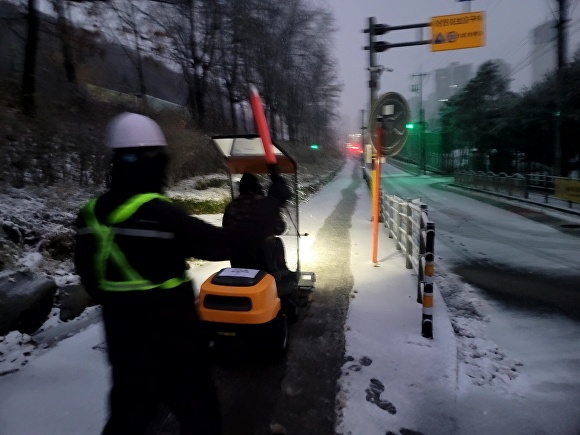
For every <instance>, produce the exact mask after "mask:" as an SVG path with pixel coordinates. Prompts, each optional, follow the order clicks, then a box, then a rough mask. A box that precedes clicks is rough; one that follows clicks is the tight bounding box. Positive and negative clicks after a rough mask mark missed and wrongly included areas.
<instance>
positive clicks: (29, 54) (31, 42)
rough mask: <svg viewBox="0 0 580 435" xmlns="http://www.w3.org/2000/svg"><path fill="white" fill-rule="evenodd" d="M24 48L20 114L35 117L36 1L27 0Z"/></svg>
mask: <svg viewBox="0 0 580 435" xmlns="http://www.w3.org/2000/svg"><path fill="white" fill-rule="evenodd" d="M27 24H28V29H27V32H26V48H25V52H24V70H23V72H22V112H23V113H24V114H25V115H26V116H29V117H35V116H36V101H35V94H36V79H35V76H36V52H37V51H38V31H39V19H38V10H37V3H36V0H28V10H27Z"/></svg>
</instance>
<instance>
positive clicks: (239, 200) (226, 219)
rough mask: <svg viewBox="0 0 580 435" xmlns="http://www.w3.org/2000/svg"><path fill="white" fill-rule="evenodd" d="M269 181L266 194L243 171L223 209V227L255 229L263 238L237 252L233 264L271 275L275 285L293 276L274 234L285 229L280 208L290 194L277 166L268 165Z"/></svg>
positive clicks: (253, 178) (233, 257)
mask: <svg viewBox="0 0 580 435" xmlns="http://www.w3.org/2000/svg"><path fill="white" fill-rule="evenodd" d="M268 170H269V172H270V179H271V180H272V184H271V185H270V187H269V189H268V194H267V195H265V194H264V190H263V188H262V186H261V184H260V182H259V180H258V178H257V177H256V176H255V175H254V174H251V173H248V172H246V173H245V174H243V175H242V178H241V179H240V185H239V191H240V194H239V195H238V196H237V197H236V198H235V199H234V200H232V202H230V203H229V204H228V205H227V206H226V209H225V211H224V216H223V221H222V226H223V227H224V228H227V227H229V226H233V225H235V224H241V223H243V224H250V225H251V226H252V227H254V226H255V228H258V229H259V231H260V233H261V234H262V236H263V237H264V238H265V239H266V241H265V242H264V243H263V244H262V245H261V246H259V247H254V248H248V249H247V250H244V252H236V253H235V254H234V255H233V256H232V258H231V260H230V264H231V265H232V267H240V268H246V269H259V270H264V271H266V272H268V273H270V274H272V275H273V276H274V278H276V281H277V283H278V284H280V283H281V282H282V280H284V281H285V280H287V279H289V278H290V279H292V280H295V279H296V273H295V272H291V271H290V270H289V269H288V267H287V266H286V259H285V255H284V246H283V244H282V241H281V240H280V239H279V238H278V237H276V236H277V235H280V234H282V233H283V232H284V231H285V230H286V223H285V222H284V219H283V218H282V215H281V209H282V207H284V206H285V204H286V202H287V201H288V199H289V198H290V196H291V195H292V193H291V192H290V189H289V188H288V186H287V185H286V182H285V181H284V178H282V176H281V175H280V172H279V169H278V166H277V165H275V164H274V165H268Z"/></svg>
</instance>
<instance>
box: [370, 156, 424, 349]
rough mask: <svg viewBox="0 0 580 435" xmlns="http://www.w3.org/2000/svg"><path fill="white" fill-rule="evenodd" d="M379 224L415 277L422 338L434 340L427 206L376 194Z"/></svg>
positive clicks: (413, 200)
mask: <svg viewBox="0 0 580 435" xmlns="http://www.w3.org/2000/svg"><path fill="white" fill-rule="evenodd" d="M361 169H362V175H363V178H364V180H365V181H366V183H367V186H368V187H369V188H370V187H371V177H370V175H369V173H368V171H367V169H366V167H364V166H363V167H362V168H361ZM379 214H380V216H379V217H380V221H381V222H383V224H384V226H385V228H387V231H388V234H389V238H392V239H395V243H396V244H397V245H396V247H397V250H399V251H402V252H403V253H404V256H405V266H406V267H407V269H413V271H414V272H415V273H416V274H417V302H418V303H420V304H422V305H423V311H422V319H421V335H423V337H426V338H433V274H434V271H435V222H432V221H431V220H430V219H429V216H428V214H427V204H423V203H422V202H421V199H420V198H417V199H409V200H404V199H402V198H399V197H398V196H396V195H387V194H385V193H384V191H383V189H380V192H379Z"/></svg>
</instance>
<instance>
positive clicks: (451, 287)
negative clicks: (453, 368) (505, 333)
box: [434, 262, 522, 391]
mask: <svg viewBox="0 0 580 435" xmlns="http://www.w3.org/2000/svg"><path fill="white" fill-rule="evenodd" d="M437 269H438V270H439V273H437V274H435V277H434V280H435V283H436V285H437V288H438V289H439V291H440V292H441V295H442V296H443V298H444V299H445V304H446V305H447V309H448V311H449V314H450V320H451V325H452V327H453V331H454V332H455V336H456V338H457V346H458V350H457V352H458V355H457V358H458V361H459V379H458V381H459V385H460V386H461V385H462V383H463V384H465V383H466V382H467V383H472V384H475V385H478V386H484V385H487V386H492V387H494V389H496V390H497V389H504V390H506V391H507V389H509V387H510V381H512V380H514V379H516V378H517V376H518V367H521V366H522V363H521V362H519V361H515V360H511V359H509V358H507V357H506V354H505V353H504V352H502V351H501V350H500V349H499V348H498V346H497V345H496V344H495V343H494V342H492V341H490V340H488V339H486V338H485V336H486V333H485V328H486V326H487V324H488V322H489V319H488V318H487V317H486V316H485V315H483V314H482V313H481V305H482V304H483V303H484V302H483V301H482V299H481V296H479V295H478V293H477V291H476V290H475V289H474V288H473V287H471V286H470V285H469V284H466V283H464V282H463V281H462V280H461V278H460V277H459V276H457V275H455V274H453V273H451V272H449V271H448V270H446V268H445V265H444V264H442V263H441V262H439V263H438V265H437Z"/></svg>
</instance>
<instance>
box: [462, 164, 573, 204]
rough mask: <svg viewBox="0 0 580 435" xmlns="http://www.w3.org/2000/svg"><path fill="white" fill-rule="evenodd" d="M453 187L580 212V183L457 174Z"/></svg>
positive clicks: (564, 179) (539, 177)
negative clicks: (467, 188)
mask: <svg viewBox="0 0 580 435" xmlns="http://www.w3.org/2000/svg"><path fill="white" fill-rule="evenodd" d="M455 184H456V185H458V186H462V187H469V188H472V189H478V190H483V191H486V192H491V193H494V194H499V195H506V196H509V197H515V198H522V199H525V200H532V201H534V202H542V203H544V204H552V205H553V206H555V207H557V208H567V209H568V210H569V211H572V210H573V209H574V210H580V180H577V179H574V178H567V177H555V176H552V175H544V174H525V175H522V174H514V175H507V174H505V173H500V174H495V173H493V172H481V171H479V172H475V171H463V170H461V171H456V172H455Z"/></svg>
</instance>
